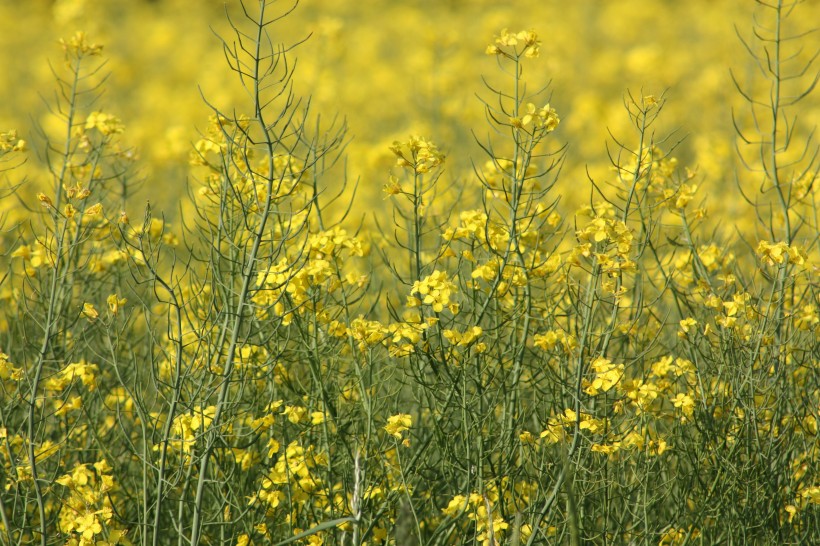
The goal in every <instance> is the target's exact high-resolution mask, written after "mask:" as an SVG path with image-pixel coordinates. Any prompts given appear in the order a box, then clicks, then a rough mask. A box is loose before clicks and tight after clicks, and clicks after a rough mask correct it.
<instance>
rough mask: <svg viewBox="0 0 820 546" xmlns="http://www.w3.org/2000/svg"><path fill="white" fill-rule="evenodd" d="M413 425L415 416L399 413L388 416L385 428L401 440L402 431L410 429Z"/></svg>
mask: <svg viewBox="0 0 820 546" xmlns="http://www.w3.org/2000/svg"><path fill="white" fill-rule="evenodd" d="M411 426H413V417H412V416H411V415H409V414H407V413H399V414H397V415H393V416H390V417H388V418H387V425H385V427H384V430H386V431H387V433H388V434H390V435H391V436H393V437H394V438H396V439H397V440H401V434H402V432H406V431H407V430H410V427H411Z"/></svg>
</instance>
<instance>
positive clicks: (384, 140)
mask: <svg viewBox="0 0 820 546" xmlns="http://www.w3.org/2000/svg"><path fill="white" fill-rule="evenodd" d="M249 1H250V0H249ZM281 4H282V5H283V6H285V5H286V4H287V3H286V2H281ZM238 8H239V4H238V0H230V1H229V2H227V4H226V3H225V2H222V1H217V0H202V1H198V2H191V1H190V0H29V1H27V2H19V1H12V0H0V66H1V67H2V69H3V70H2V72H3V74H4V76H5V77H4V85H2V86H1V87H0V128H2V129H3V130H8V129H10V128H16V129H17V130H18V132H19V133H20V135H21V137H22V138H25V139H26V140H27V141H28V142H29V143H30V149H31V151H30V152H29V159H28V162H27V164H26V165H25V167H24V174H25V175H26V177H27V179H28V180H29V181H30V183H31V184H33V185H36V184H38V183H42V182H45V181H46V180H47V176H46V174H45V171H44V170H43V165H42V161H41V158H42V149H43V146H44V143H43V141H42V138H39V137H38V136H37V135H36V131H35V130H34V129H35V127H36V126H37V125H38V124H39V125H42V126H44V127H48V126H49V123H53V122H50V121H49V120H48V115H47V112H48V111H47V108H46V103H47V102H49V101H53V94H54V90H55V85H54V79H53V74H52V71H51V65H54V64H59V63H60V62H61V61H62V52H61V51H60V48H59V43H58V40H59V39H60V38H63V37H66V38H67V37H70V36H71V35H73V34H74V32H75V31H77V30H83V31H85V32H86V33H87V34H88V36H89V39H90V40H91V41H93V42H97V43H100V44H103V45H104V55H105V57H106V58H107V59H108V64H107V66H106V68H105V69H106V70H108V71H110V79H109V80H108V82H107V84H106V90H105V93H104V95H103V96H102V97H101V99H100V102H99V109H101V110H104V111H105V112H109V113H112V114H114V115H116V116H118V117H119V118H121V119H122V121H123V123H124V124H125V127H126V130H125V133H124V135H123V141H124V142H125V143H127V144H128V145H130V146H133V147H135V149H136V150H137V151H138V154H139V156H140V161H139V162H138V163H137V165H138V169H139V177H140V178H141V179H143V180H144V184H143V187H142V189H141V190H140V191H141V192H142V193H141V194H140V195H142V196H147V195H150V196H151V201H152V205H153V206H155V208H159V209H162V210H165V211H166V212H168V213H171V214H173V213H174V211H175V210H178V206H177V205H176V203H177V202H178V200H179V199H180V197H181V196H182V195H184V194H185V192H186V187H187V184H188V183H189V181H190V178H191V177H190V167H189V166H188V156H189V152H190V150H191V147H192V143H193V142H195V141H196V140H197V139H198V138H199V131H200V130H204V129H205V127H206V126H207V117H208V115H209V113H210V112H209V109H208V108H207V106H206V105H205V104H204V102H203V100H202V96H201V94H200V93H202V94H203V95H204V96H205V97H207V98H208V100H210V101H212V102H213V103H215V104H217V105H219V106H221V107H224V108H227V109H229V110H233V109H236V111H237V112H240V113H241V112H243V108H247V107H248V106H247V105H248V104H249V103H248V101H247V98H246V97H244V96H243V95H242V92H241V90H240V88H239V87H238V85H237V80H236V78H235V75H234V74H232V73H231V72H230V70H229V69H228V67H227V64H226V62H225V60H224V57H223V54H222V52H221V46H220V43H219V41H218V39H217V38H216V36H215V33H216V34H219V35H223V36H229V34H230V27H229V26H228V24H227V21H226V17H225V13H226V11H227V12H228V13H230V14H234V15H235V14H237V13H238ZM754 13H755V6H754V3H753V2H751V1H740V0H731V1H730V0H726V1H714V0H688V1H686V2H680V1H676V0H611V1H601V0H573V1H572V2H566V1H565V0H518V1H516V2H498V1H496V0H407V1H400V2H397V1H395V0H302V1H301V2H300V4H299V6H298V7H297V8H296V10H295V11H294V12H293V13H292V14H291V15H290V16H288V18H287V19H285V20H284V21H283V22H282V23H281V24H279V25H278V26H277V27H276V28H275V30H274V35H275V37H276V38H277V39H280V40H281V41H283V42H285V43H290V42H294V41H297V40H300V39H303V38H305V37H307V36H310V38H309V40H307V41H306V42H305V43H304V44H303V45H301V46H300V47H299V48H298V49H297V50H296V53H295V54H296V57H298V66H297V69H296V77H295V83H296V91H297V92H298V93H299V94H302V95H305V96H306V95H311V96H312V97H313V108H314V112H315V113H321V115H322V116H323V118H332V117H333V116H336V115H338V116H341V117H344V118H346V119H347V122H348V124H349V127H350V136H351V137H352V141H351V144H350V146H349V147H348V162H347V165H346V171H347V176H348V177H349V178H350V179H356V178H359V179H360V184H361V190H360V191H361V193H360V199H361V200H362V201H361V203H362V204H367V203H372V204H377V203H380V202H382V199H383V195H382V192H381V189H382V186H383V185H384V184H385V183H386V182H387V180H388V177H389V175H390V171H391V169H392V167H393V164H394V157H393V156H392V154H391V153H390V152H389V150H388V146H389V144H390V143H391V142H392V141H393V140H396V139H404V138H406V137H407V135H409V134H420V135H423V136H426V137H428V138H430V139H431V140H433V141H434V142H436V143H437V144H438V145H439V146H440V148H441V149H443V150H444V151H445V152H446V154H447V156H448V157H447V174H446V177H447V179H448V180H449V181H451V182H452V181H458V180H461V179H464V178H465V177H470V176H471V167H470V165H471V160H477V161H480V162H483V159H484V158H483V157H482V156H481V152H480V150H479V148H478V146H477V145H476V143H475V139H474V137H473V133H472V132H473V131H474V132H475V134H476V135H480V136H483V135H486V134H487V132H488V127H487V125H486V123H485V120H484V113H483V109H482V105H481V103H480V101H479V100H478V98H477V97H476V94H478V95H484V96H487V95H488V93H487V92H486V89H485V88H484V87H483V85H484V84H483V83H482V75H487V76H488V77H489V79H490V81H498V77H499V71H498V68H497V66H496V61H495V59H494V58H493V57H488V56H487V55H485V53H484V50H485V48H486V46H487V44H489V43H490V42H492V40H493V37H494V36H495V35H496V34H498V32H499V31H500V30H501V29H502V28H509V29H510V30H513V31H518V30H521V29H533V30H535V31H536V32H537V33H538V34H539V36H540V38H541V40H542V47H541V56H540V57H539V58H538V59H534V60H532V61H530V62H529V63H528V65H527V66H526V74H525V77H526V79H527V80H528V81H529V82H531V88H532V89H537V88H539V87H541V86H544V85H547V84H549V88H548V92H547V95H544V101H545V100H546V99H549V100H550V102H551V104H552V106H553V107H554V108H556V110H557V111H558V114H559V115H560V117H561V120H562V123H561V126H560V127H559V129H558V131H556V132H555V133H554V138H555V139H556V142H557V143H559V144H563V143H566V144H568V151H567V162H566V166H565V169H564V171H563V173H562V177H561V178H562V182H561V186H560V187H559V191H560V192H561V193H562V194H564V196H565V199H566V200H567V201H569V202H570V203H573V202H576V201H577V202H579V203H580V202H583V201H585V200H587V199H588V197H589V196H588V193H584V194H583V195H579V194H578V190H577V188H578V187H579V182H584V181H585V180H586V177H587V174H586V172H587V169H588V170H589V172H590V173H591V174H592V176H593V177H595V178H597V179H599V181H602V180H605V179H606V178H607V177H611V176H612V174H611V171H610V169H609V164H608V158H607V155H606V142H607V140H608V139H610V136H609V132H611V133H612V134H613V135H615V136H618V137H622V138H624V139H625V140H626V141H627V142H629V141H630V140H629V139H630V138H631V137H632V135H633V132H632V131H631V130H630V120H629V118H628V116H627V114H626V112H625V110H624V98H625V96H626V94H627V92H632V93H633V94H634V95H635V96H638V97H639V96H641V95H647V94H654V95H658V96H659V95H661V94H663V93H664V92H666V97H667V99H668V103H667V106H666V108H665V111H664V113H663V114H662V116H661V118H660V120H659V124H658V126H657V127H656V131H657V132H658V133H659V134H667V133H669V132H672V131H677V133H676V135H677V136H676V139H677V138H679V137H680V138H682V137H685V139H684V141H683V142H682V143H681V145H680V147H679V148H678V149H677V151H676V155H677V156H678V157H679V158H680V163H681V165H686V166H688V167H690V168H693V169H694V168H698V172H699V180H700V182H701V183H702V184H703V187H706V188H709V192H710V193H720V192H722V191H724V190H726V191H729V190H730V189H732V188H733V186H734V178H735V172H736V170H737V168H738V165H737V161H736V159H735V158H734V157H735V156H734V146H735V144H736V141H737V138H736V135H735V131H734V129H733V126H732V109H733V108H734V109H735V110H736V112H738V115H739V116H741V117H742V116H747V117H748V107H747V105H746V104H745V103H744V102H743V101H742V100H741V98H740V96H739V95H738V93H737V91H736V89H735V87H734V85H733V83H732V79H731V77H730V72H729V70H730V68H731V69H732V70H734V73H735V75H736V77H737V78H738V80H739V81H741V82H743V83H746V82H749V81H752V78H757V79H758V80H760V78H759V74H757V75H756V74H755V70H756V68H755V64H754V62H753V60H752V59H751V57H750V56H749V55H748V54H747V53H746V52H745V50H744V49H743V46H742V44H741V42H740V40H739V39H738V36H737V32H739V33H740V34H741V35H743V36H747V37H748V36H749V35H750V33H751V25H752V17H753V15H754ZM817 21H820V2H807V3H805V4H804V5H803V6H801V8H800V16H799V17H796V18H793V19H792V20H790V22H789V25H791V28H793V30H794V31H795V32H800V31H804V30H808V29H810V28H811V26H812V25H814V24H816V22H817ZM813 41H814V43H816V42H817V39H816V38H814V39H813ZM810 43H811V41H810ZM808 49H811V48H808ZM812 53H813V51H808V50H807V51H806V52H805V53H802V54H801V55H804V56H810V55H811V54H812ZM50 63H51V64H50ZM808 76H812V74H809V75H808ZM759 89H762V90H764V91H765V88H764V87H760V88H759ZM819 112H820V102H819V101H818V94H815V95H814V96H813V97H810V98H809V100H808V102H806V103H804V105H803V106H802V107H801V109H800V116H801V117H800V122H801V123H803V124H804V125H806V126H807V127H811V126H813V125H816V124H817V123H818V120H820V115H819ZM338 176H342V175H341V174H339V175H338ZM742 176H746V175H745V174H744V175H742ZM584 187H586V186H584ZM132 204H134V206H135V207H136V209H137V210H139V209H141V207H142V206H143V205H144V199H139V198H138V199H135V200H134V201H132ZM727 206H728V205H727Z"/></svg>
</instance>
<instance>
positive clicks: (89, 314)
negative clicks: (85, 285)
mask: <svg viewBox="0 0 820 546" xmlns="http://www.w3.org/2000/svg"><path fill="white" fill-rule="evenodd" d="M81 314H82V315H83V316H84V317H85V318H87V319H88V320H90V321H93V320H95V319H97V317H99V316H100V313H99V311H97V309H95V308H94V304H93V303H87V302H86V303H84V304H83V310H82V312H81Z"/></svg>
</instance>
